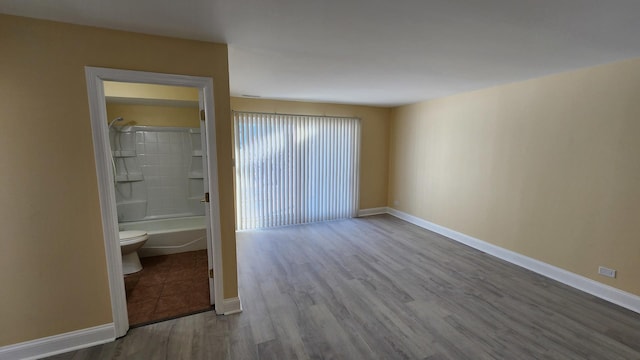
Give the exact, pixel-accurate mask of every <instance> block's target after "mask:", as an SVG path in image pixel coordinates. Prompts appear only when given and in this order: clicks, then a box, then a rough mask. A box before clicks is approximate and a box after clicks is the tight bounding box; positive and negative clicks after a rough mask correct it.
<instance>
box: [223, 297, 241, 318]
mask: <svg viewBox="0 0 640 360" xmlns="http://www.w3.org/2000/svg"><path fill="white" fill-rule="evenodd" d="M239 312H242V304H241V303H240V297H234V298H229V299H224V300H222V311H221V313H222V314H223V315H232V314H237V313H239Z"/></svg>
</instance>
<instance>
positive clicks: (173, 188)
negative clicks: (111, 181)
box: [109, 126, 204, 222]
mask: <svg viewBox="0 0 640 360" xmlns="http://www.w3.org/2000/svg"><path fill="white" fill-rule="evenodd" d="M109 135H110V141H111V149H112V153H113V156H114V161H115V167H116V179H115V190H116V204H117V210H118V222H127V221H139V220H149V219H156V218H168V217H183V216H197V215H204V205H203V204H202V203H200V199H202V197H203V195H204V184H203V172H202V145H201V140H200V129H199V128H197V129H194V128H179V127H157V126H125V127H116V126H114V127H112V128H111V131H110V134H109Z"/></svg>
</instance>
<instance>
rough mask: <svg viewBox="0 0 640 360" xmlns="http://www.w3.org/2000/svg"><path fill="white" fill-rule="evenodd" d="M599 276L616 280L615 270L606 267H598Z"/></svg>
mask: <svg viewBox="0 0 640 360" xmlns="http://www.w3.org/2000/svg"><path fill="white" fill-rule="evenodd" d="M598 274H600V275H602V276H606V277H610V278H615V277H616V271H615V270H614V269H609V268H606V267H604V266H599V267H598Z"/></svg>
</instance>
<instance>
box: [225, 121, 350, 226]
mask: <svg viewBox="0 0 640 360" xmlns="http://www.w3.org/2000/svg"><path fill="white" fill-rule="evenodd" d="M234 134H235V135H234V137H235V161H236V171H235V180H236V199H237V203H236V222H237V226H238V230H247V229H257V228H267V227H273V226H283V225H292V224H302V223H308V222H315V221H323V220H332V219H339V218H346V217H354V216H356V214H357V211H358V194H359V191H358V186H359V161H360V154H359V152H360V120H359V119H355V118H341V117H320V116H300V115H282V114H259V113H245V112H234Z"/></svg>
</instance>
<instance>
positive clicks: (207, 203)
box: [200, 92, 217, 305]
mask: <svg viewBox="0 0 640 360" xmlns="http://www.w3.org/2000/svg"><path fill="white" fill-rule="evenodd" d="M205 113H206V111H205V109H204V101H203V99H202V92H201V94H200V141H201V142H202V175H203V180H204V181H203V182H204V197H203V198H202V200H200V202H202V203H204V217H205V224H206V228H207V259H208V261H207V263H208V269H209V301H210V304H211V305H214V304H215V301H216V300H215V299H216V298H215V294H216V291H215V284H214V281H213V275H214V271H213V253H214V249H213V235H212V234H213V233H212V231H211V230H212V229H211V196H210V194H211V192H210V191H209V164H208V157H209V156H208V148H207V144H208V143H207V127H206V120H207V118H206V116H205ZM214 206H217V205H214Z"/></svg>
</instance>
